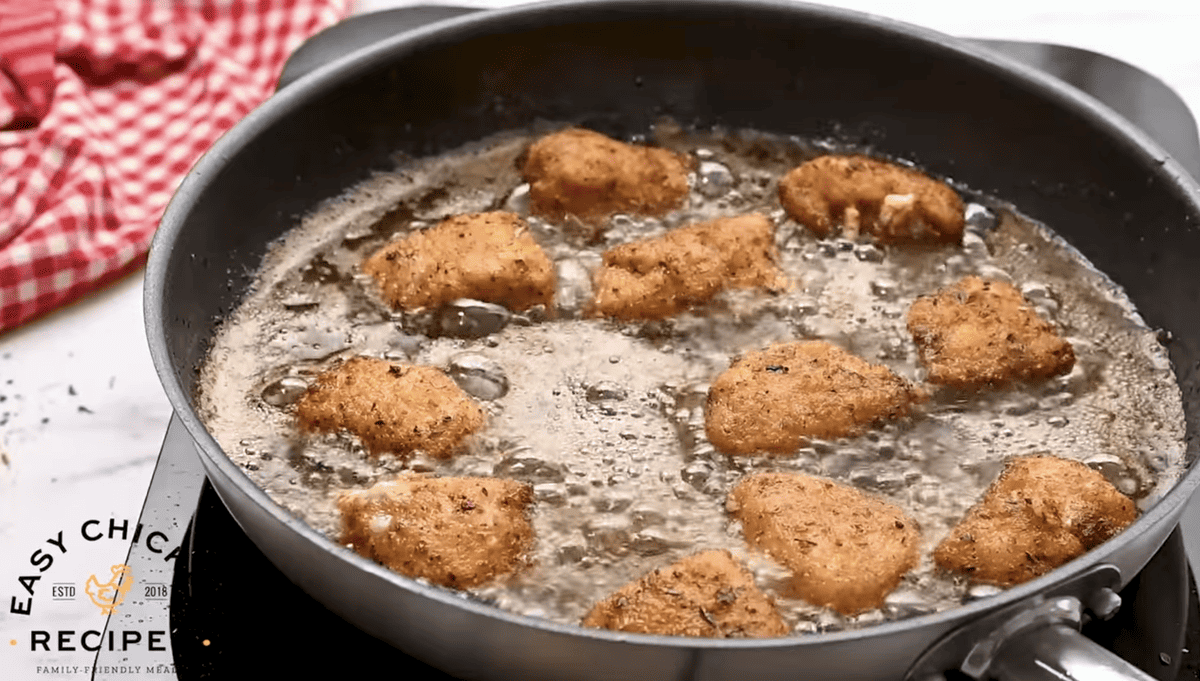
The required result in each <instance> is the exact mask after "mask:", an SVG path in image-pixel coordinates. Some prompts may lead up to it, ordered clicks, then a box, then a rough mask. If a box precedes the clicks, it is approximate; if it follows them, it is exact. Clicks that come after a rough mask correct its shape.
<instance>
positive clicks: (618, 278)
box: [592, 213, 787, 319]
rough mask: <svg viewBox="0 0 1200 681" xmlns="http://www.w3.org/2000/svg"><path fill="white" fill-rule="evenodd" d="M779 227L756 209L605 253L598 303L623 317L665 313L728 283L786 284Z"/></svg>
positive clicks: (709, 295) (739, 285)
mask: <svg viewBox="0 0 1200 681" xmlns="http://www.w3.org/2000/svg"><path fill="white" fill-rule="evenodd" d="M774 232H775V228H774V226H773V225H772V224H771V221H770V220H768V219H767V218H766V216H764V215H760V214H757V213H753V214H750V215H742V216H739V217H730V218H719V219H716V220H711V221H709V222H702V223H699V224H695V225H690V226H688V227H683V228H680V229H676V230H673V231H671V232H668V233H667V234H665V235H663V236H661V237H658V238H656V239H647V240H645V241H638V242H635V243H629V244H623V245H621V246H617V247H616V248H612V249H610V250H608V251H605V253H604V266H603V267H602V268H600V270H599V271H598V272H597V273H596V286H595V290H596V298H595V300H594V301H593V302H592V309H593V310H594V311H595V312H596V313H598V314H600V315H603V316H605V317H615V318H617V319H659V318H662V317H668V316H670V315H673V314H676V313H679V312H682V311H684V310H686V309H688V308H690V307H692V306H695V305H700V304H702V303H705V302H707V301H708V300H709V299H710V298H712V297H713V296H715V295H716V294H717V292H718V291H720V290H722V289H724V288H727V287H737V288H751V287H756V286H761V287H765V288H783V287H785V286H786V285H787V279H786V278H785V277H784V276H783V274H782V273H781V272H780V271H779V269H778V268H777V267H776V266H775V260H776V258H777V257H778V252H777V251H776V249H775V237H774Z"/></svg>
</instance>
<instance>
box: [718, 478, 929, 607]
mask: <svg viewBox="0 0 1200 681" xmlns="http://www.w3.org/2000/svg"><path fill="white" fill-rule="evenodd" d="M730 501H731V503H730V504H729V506H730V508H731V510H732V513H733V515H734V517H736V518H737V519H738V520H740V521H741V523H742V532H743V533H744V535H745V537H746V542H747V543H749V544H750V545H751V546H753V547H755V548H759V549H762V550H764V551H766V552H767V553H769V554H770V555H771V556H772V557H773V558H774V559H775V560H777V561H779V562H780V563H782V564H783V565H784V566H785V567H787V568H788V569H790V570H791V571H792V586H793V588H794V589H795V591H796V595H798V596H799V597H800V598H803V599H804V600H806V601H808V602H809V603H812V604H814V605H823V606H828V607H830V608H833V609H834V610H837V611H838V612H840V613H842V614H846V615H852V614H854V613H857V612H861V611H863V610H869V609H871V608H875V607H878V606H879V605H881V604H882V603H883V599H884V598H885V597H886V596H887V595H888V594H889V593H890V592H891V591H892V589H894V588H896V585H897V584H899V583H900V578H901V577H903V576H904V573H906V572H908V571H909V570H911V569H912V568H913V567H915V566H916V564H917V559H918V557H919V553H918V552H919V544H920V531H919V530H918V528H917V523H916V522H915V521H914V520H912V519H911V518H909V517H908V516H906V515H905V514H904V512H903V511H901V510H900V509H899V508H898V507H896V506H893V505H892V504H889V503H887V502H885V501H882V500H879V499H876V498H874V497H870V496H867V495H866V494H863V493H862V492H860V491H858V490H856V489H854V488H853V487H847V486H845V485H839V484H837V483H835V482H832V481H830V480H823V479H821V478H815V477H812V476H808V475H803V474H800V473H757V474H755V475H751V476H750V477H748V478H746V479H744V480H742V481H741V482H740V483H738V485H737V487H735V488H734V490H733V492H732V494H731V495H730Z"/></svg>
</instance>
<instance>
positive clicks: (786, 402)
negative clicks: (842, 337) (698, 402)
mask: <svg viewBox="0 0 1200 681" xmlns="http://www.w3.org/2000/svg"><path fill="white" fill-rule="evenodd" d="M923 398H924V395H923V394H922V393H921V392H920V391H919V390H918V389H916V388H915V387H914V386H912V385H911V384H910V383H909V382H908V381H906V380H904V379H903V378H901V377H900V376H897V375H896V374H894V373H892V372H891V371H890V370H889V369H888V368H887V367H884V366H881V365H875V364H869V363H867V362H866V361H864V360H862V359H860V358H858V357H855V356H854V355H851V354H850V353H848V352H846V351H844V350H842V349H841V348H838V347H836V346H834V345H831V344H829V343H826V342H824V341H804V342H798V343H786V344H780V345H773V346H771V347H769V348H767V349H766V350H763V351H761V352H755V353H750V354H748V355H746V356H744V357H742V358H741V359H738V360H736V361H735V362H734V363H733V365H732V366H731V367H729V369H728V370H726V371H725V372H724V373H722V374H721V375H720V376H718V377H717V379H716V380H715V381H713V383H712V387H711V388H709V391H708V404H707V406H706V408H705V423H704V426H705V432H706V433H707V434H708V439H709V441H711V442H712V443H713V445H714V446H716V447H717V449H720V450H721V451H722V452H725V453H727V454H752V453H755V452H772V453H778V454H785V453H788V452H792V451H794V450H795V449H796V448H797V447H799V446H800V445H801V444H803V443H804V442H805V440H807V438H810V437H818V438H832V437H843V436H847V435H854V434H857V433H860V432H862V431H863V430H864V429H866V427H867V426H869V425H870V424H872V423H874V422H875V421H880V420H884V419H893V418H898V417H901V416H904V415H906V414H907V413H908V410H909V407H910V406H911V405H912V403H913V402H916V401H919V400H921V399H923Z"/></svg>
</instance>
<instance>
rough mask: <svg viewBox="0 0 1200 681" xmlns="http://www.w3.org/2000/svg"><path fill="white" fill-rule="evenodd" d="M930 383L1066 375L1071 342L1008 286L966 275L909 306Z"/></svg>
mask: <svg viewBox="0 0 1200 681" xmlns="http://www.w3.org/2000/svg"><path fill="white" fill-rule="evenodd" d="M908 330H909V332H910V333H912V335H913V340H914V341H915V342H916V344H917V350H918V351H919V353H920V356H921V363H922V364H923V365H925V367H926V369H928V371H929V382H930V383H940V384H944V385H949V386H954V387H957V388H980V387H984V386H988V385H992V386H1003V385H1005V384H1008V383H1011V382H1013V381H1030V380H1036V379H1044V378H1050V377H1052V376H1059V375H1062V374H1065V373H1067V372H1069V371H1070V370H1071V368H1072V367H1073V366H1075V352H1074V350H1073V349H1072V348H1071V344H1070V343H1068V342H1067V341H1066V340H1065V339H1063V338H1062V337H1060V336H1059V335H1058V334H1057V333H1056V332H1055V330H1054V327H1053V326H1051V325H1050V323H1049V322H1047V321H1045V320H1043V319H1041V318H1040V317H1038V316H1037V314H1036V313H1035V312H1034V311H1033V309H1032V308H1031V306H1030V305H1029V303H1028V302H1027V301H1026V300H1025V298H1024V297H1023V296H1022V295H1021V292H1020V291H1018V290H1017V289H1015V288H1013V286H1012V285H1011V284H1007V283H1004V282H1001V281H986V280H983V279H980V278H979V277H975V276H971V277H966V278H964V279H963V280H961V281H959V282H958V283H956V284H954V285H952V286H949V287H946V288H944V289H941V290H940V291H938V292H936V293H934V294H932V295H927V296H921V297H920V298H918V299H917V300H916V301H915V302H913V304H912V307H910V308H909V310H908Z"/></svg>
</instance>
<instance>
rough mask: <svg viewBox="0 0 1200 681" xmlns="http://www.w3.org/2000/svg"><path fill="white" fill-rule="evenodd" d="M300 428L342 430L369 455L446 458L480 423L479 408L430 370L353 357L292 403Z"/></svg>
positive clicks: (481, 418)
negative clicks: (418, 453) (355, 438)
mask: <svg viewBox="0 0 1200 681" xmlns="http://www.w3.org/2000/svg"><path fill="white" fill-rule="evenodd" d="M296 416H297V419H298V420H299V423H300V429H301V430H303V431H309V432H313V431H316V432H325V433H328V432H335V431H339V430H346V431H349V432H351V433H353V434H354V435H357V436H358V437H359V439H360V440H362V443H363V446H365V447H366V448H367V451H368V452H370V453H371V455H373V456H374V455H378V454H382V453H383V452H393V453H395V454H397V455H401V456H404V455H408V454H411V453H413V452H414V451H417V450H421V451H424V452H426V453H428V454H429V455H430V456H435V457H439V458H446V457H449V456H450V455H451V454H453V453H454V451H455V450H456V449H457V448H458V447H459V446H460V445H461V444H462V441H463V440H464V439H465V438H466V437H467V436H468V435H470V434H471V433H473V432H475V431H476V430H479V428H480V427H481V426H482V425H483V409H481V408H480V406H479V404H478V403H476V402H475V400H473V399H471V397H470V396H468V395H467V394H466V393H465V392H463V391H462V389H460V388H459V387H458V385H456V384H455V383H454V381H453V380H452V379H450V378H449V377H448V376H446V375H445V374H444V373H442V372H441V371H440V370H438V369H436V368H434V367H427V366H413V365H399V364H392V363H390V362H386V361H384V360H382V359H375V358H372V357H354V358H352V359H349V360H347V361H346V362H344V363H342V364H341V365H340V366H338V367H337V368H335V369H331V370H329V371H326V372H324V373H322V374H320V375H319V376H317V379H316V380H315V381H314V382H313V383H312V385H310V386H309V388H308V390H306V391H305V393H304V395H302V396H301V397H300V400H299V402H298V403H297V405H296Z"/></svg>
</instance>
